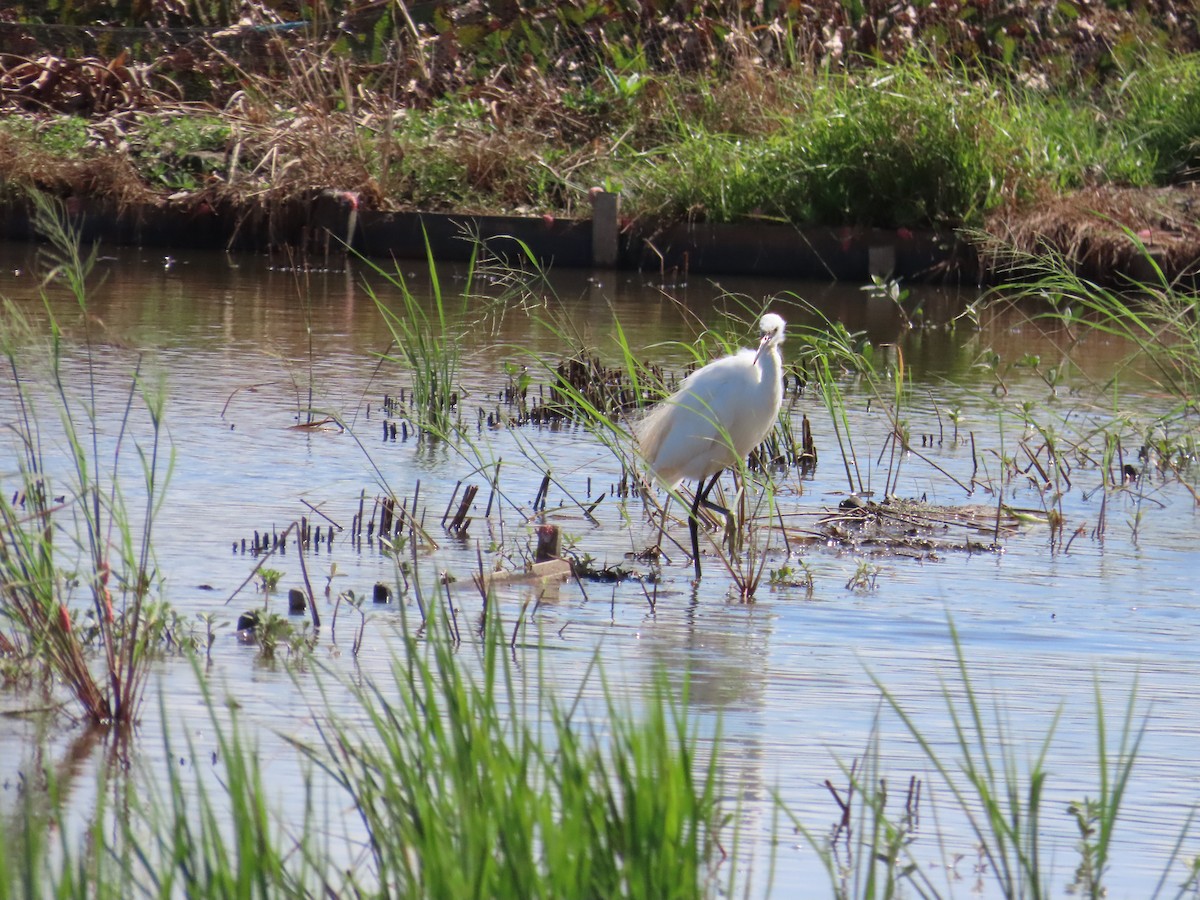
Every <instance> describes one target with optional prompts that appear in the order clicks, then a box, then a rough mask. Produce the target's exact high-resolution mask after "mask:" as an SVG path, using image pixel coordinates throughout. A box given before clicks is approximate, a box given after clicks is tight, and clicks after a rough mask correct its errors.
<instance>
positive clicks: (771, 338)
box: [754, 313, 785, 363]
mask: <svg viewBox="0 0 1200 900" xmlns="http://www.w3.org/2000/svg"><path fill="white" fill-rule="evenodd" d="M784 324H785V323H784V321H783V317H782V316H777V315H775V313H767V314H766V315H765V316H763V317H762V321H761V322H759V323H758V327H759V328H761V329H762V339H761V340H760V341H759V342H758V352H757V353H756V354H755V355H754V361H755V362H756V363H757V362H758V361H759V359H761V358H762V355H763V353H764V352H766V350H767V349H768V348H770V347H774V346H776V345H778V344H782V343H783V326H784Z"/></svg>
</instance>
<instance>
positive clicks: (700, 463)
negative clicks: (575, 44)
mask: <svg viewBox="0 0 1200 900" xmlns="http://www.w3.org/2000/svg"><path fill="white" fill-rule="evenodd" d="M760 327H761V328H762V340H761V341H759V343H758V349H757V350H739V351H738V352H737V353H735V354H734V355H732V356H726V357H723V358H722V359H718V360H714V361H713V362H710V363H709V364H708V365H707V366H705V367H704V368H702V369H698V370H697V371H695V372H693V373H692V374H691V375H689V376H688V377H687V378H686V379H684V382H683V384H681V385H680V386H679V390H678V391H676V392H675V393H674V394H672V395H671V396H670V397H668V398H667V399H666V400H663V401H662V402H661V403H659V404H658V405H657V406H655V407H654V408H653V409H651V410H650V412H649V413H647V414H646V416H645V418H643V419H642V420H641V421H639V422H638V423H637V424H636V425H634V438H635V439H636V441H637V447H638V452H639V453H640V454H641V456H642V458H643V459H644V460H645V461H646V463H647V464H648V465H649V466H650V470H651V471H652V472H653V473H654V474H655V476H657V477H658V479H659V480H660V481H662V482H663V483H664V484H666V485H667V487H669V488H675V487H677V486H678V485H679V483H680V482H681V481H683V480H684V479H689V480H693V481H695V482H696V497H695V499H694V500H693V501H692V514H691V518H690V519H689V521H688V526H689V529H690V530H691V535H692V560H693V561H694V562H695V565H696V578H697V579H699V578H700V542H699V538H698V529H699V525H700V521H699V513H700V506H701V504H703V505H704V506H707V507H708V508H709V509H713V510H715V511H717V512H720V513H721V514H723V515H724V516H725V517H726V519H727V520H728V519H729V518H730V513H729V510H727V509H724V508H723V507H720V506H717V505H716V504H713V503H709V502H708V499H707V498H708V494H709V492H710V491H711V490H712V489H713V487H714V486H715V485H716V483H717V479H718V478H720V477H721V472H722V470H723V469H725V468H727V467H729V466H732V465H734V464H735V463H737V462H738V461H739V460H744V459H745V458H746V455H747V454H748V453H749V452H750V451H751V450H753V449H754V448H755V447H756V446H758V444H759V443H760V442H761V441H762V439H763V438H764V437H765V436H766V435H767V433H768V432H769V431H770V430H771V428H772V427H773V426H774V425H775V419H776V418H777V417H778V415H779V406H780V404H781V403H782V402H783V363H782V361H781V360H780V358H779V345H780V344H781V343H783V328H784V321H783V319H782V318H780V317H779V316H777V315H775V313H767V314H766V315H765V316H763V317H762V322H761V323H760Z"/></svg>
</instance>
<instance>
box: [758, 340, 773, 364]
mask: <svg viewBox="0 0 1200 900" xmlns="http://www.w3.org/2000/svg"><path fill="white" fill-rule="evenodd" d="M770 342H771V335H770V334H769V333H768V332H763V336H762V337H761V338H759V341H758V350H757V351H756V352H755V354H754V364H755V365H758V361H759V360H760V359H762V355H763V351H764V350H766V349H767V344H769V343H770Z"/></svg>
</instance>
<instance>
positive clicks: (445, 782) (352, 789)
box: [303, 603, 723, 898]
mask: <svg viewBox="0 0 1200 900" xmlns="http://www.w3.org/2000/svg"><path fill="white" fill-rule="evenodd" d="M488 608H489V613H488V617H487V622H486V623H485V630H484V637H483V641H482V644H480V645H475V646H470V645H464V646H463V648H462V649H461V650H458V651H457V652H456V642H455V641H454V640H453V639H452V636H451V633H450V629H449V628H448V626H447V624H446V621H445V619H444V616H445V613H444V612H443V611H441V609H440V606H438V605H436V604H435V605H434V606H432V607H431V608H430V611H429V617H428V619H427V623H426V624H427V628H426V633H427V635H428V641H427V642H422V641H420V640H418V639H417V638H416V637H413V636H412V632H410V631H408V630H407V629H405V630H404V632H403V633H404V635H405V637H404V645H405V646H404V650H403V652H402V653H401V655H399V656H398V657H397V658H396V660H395V662H394V665H393V672H392V681H391V682H390V683H383V684H375V683H367V684H355V685H350V684H345V685H339V696H344V695H345V693H346V692H348V694H349V696H350V697H351V698H353V701H354V703H355V704H357V705H358V706H359V707H360V709H361V710H362V711H363V712H365V714H366V726H365V727H364V728H359V727H355V726H353V725H351V724H349V722H348V721H347V720H346V719H345V718H343V717H339V716H329V717H328V719H327V720H326V721H325V723H324V724H323V725H322V726H321V731H322V737H323V743H322V744H320V745H317V746H306V747H304V748H303V750H304V752H305V753H306V754H307V755H308V757H309V758H310V759H311V760H312V762H313V763H314V764H315V765H316V766H317V767H318V768H319V769H321V770H323V771H325V772H327V773H328V774H329V775H330V776H331V777H332V779H333V781H334V782H335V783H336V784H337V785H338V786H340V787H341V788H342V789H343V790H344V791H346V793H347V795H348V796H349V798H350V800H351V801H352V802H353V803H354V806H355V809H356V810H357V811H358V814H359V816H360V817H361V819H362V822H363V825H364V827H365V829H366V832H367V836H368V845H367V846H368V848H369V853H370V855H371V860H372V865H371V869H372V878H373V880H375V881H377V883H379V884H383V885H387V886H388V889H389V891H391V892H394V893H395V894H397V895H399V896H406V897H481V898H482V897H499V896H505V897H508V896H519V897H545V898H552V897H577V896H595V897H612V896H623V897H646V898H664V897H666V898H671V897H679V898H684V897H705V896H715V895H716V893H717V885H716V884H715V879H714V873H713V871H712V869H713V867H714V866H715V865H716V864H717V863H718V862H719V861H720V857H721V850H720V843H719V841H720V834H721V832H722V826H723V818H722V814H721V811H720V807H719V804H718V798H719V797H720V796H721V790H720V779H719V776H718V773H717V768H716V750H715V748H714V749H712V750H711V751H710V752H709V755H708V756H707V758H706V757H705V756H704V755H702V754H701V753H700V752H699V747H698V744H697V739H696V737H695V735H694V734H692V733H691V731H690V728H689V724H688V717H687V714H686V702H687V701H686V694H685V695H684V696H683V698H682V699H675V698H674V697H673V696H672V692H671V690H670V689H669V688H668V686H667V685H666V684H665V683H664V682H662V681H659V682H657V683H656V685H655V686H654V687H653V689H652V690H651V692H650V696H649V698H648V699H647V701H646V703H645V705H644V708H643V710H642V712H641V713H638V714H635V713H634V712H633V711H632V710H631V709H630V708H628V707H627V706H626V705H625V704H624V703H623V702H621V701H620V700H618V698H617V697H616V696H615V695H614V694H613V693H611V692H610V691H608V690H607V689H606V690H605V692H604V707H605V710H606V712H607V718H606V727H605V729H604V730H603V734H604V735H606V737H603V738H602V737H601V732H599V731H596V730H593V729H591V728H589V727H587V726H586V724H585V722H584V721H583V719H582V718H581V716H582V712H581V703H580V698H579V697H576V698H575V699H574V700H573V701H572V700H563V699H560V698H558V697H556V696H552V695H548V694H546V693H544V692H543V691H542V690H541V689H540V688H539V687H536V686H523V685H522V684H521V683H520V680H519V679H520V678H521V677H522V670H521V669H519V668H518V664H517V663H516V662H512V661H509V659H508V656H507V654H506V652H505V651H506V649H507V642H506V641H505V639H504V635H503V634H502V629H501V625H500V621H499V617H498V615H496V613H495V609H496V606H495V604H494V603H491V604H489V607H488ZM471 652H474V653H475V654H476V656H475V658H474V659H473V660H472V661H471V663H470V664H469V665H468V664H467V663H466V661H465V660H463V659H462V658H461V654H462V653H471ZM540 659H541V657H540V656H539V660H540ZM540 666H541V663H540V662H539V664H538V667H537V669H536V670H534V671H538V672H540ZM476 667H478V673H479V674H478V675H471V674H469V671H468V670H469V669H474V668H476ZM528 677H536V678H539V679H540V677H541V676H540V675H538V676H533V675H532V674H531V675H530V676H528ZM535 684H536V682H535ZM531 687H532V690H531V689H530V688H531ZM586 689H587V688H586V686H581V688H580V691H581V692H582V691H585V690H586ZM530 695H532V697H533V698H534V699H533V700H530V699H529V697H530ZM328 702H329V701H328V700H327V703H328ZM341 702H343V701H342V700H339V703H341Z"/></svg>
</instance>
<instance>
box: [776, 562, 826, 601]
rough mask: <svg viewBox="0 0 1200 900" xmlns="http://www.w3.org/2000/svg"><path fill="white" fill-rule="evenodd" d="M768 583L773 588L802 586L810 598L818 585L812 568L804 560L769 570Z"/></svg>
mask: <svg viewBox="0 0 1200 900" xmlns="http://www.w3.org/2000/svg"><path fill="white" fill-rule="evenodd" d="M767 584H768V585H769V586H770V587H771V589H772V590H776V589H780V588H789V587H801V588H804V593H805V596H807V597H810V598H811V597H812V595H813V590H814V588H815V586H816V582H815V580H814V578H813V571H812V568H811V567H810V566H809V565H808V563H806V562H804V561H803V560H801V561H799V562H797V563H796V565H795V566H792V565H789V564H784V565H782V566H780V567H779V568H778V569H770V570H768V572H767Z"/></svg>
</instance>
